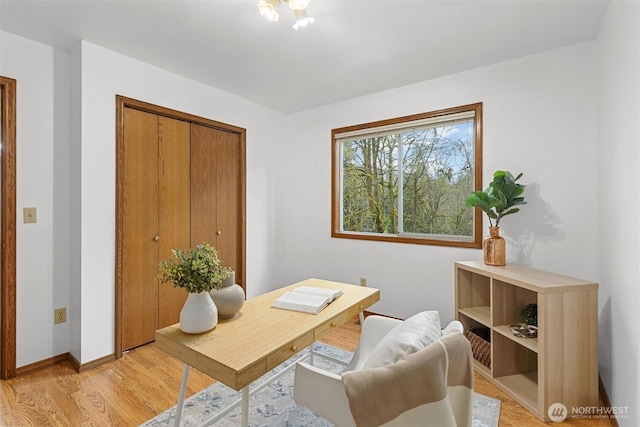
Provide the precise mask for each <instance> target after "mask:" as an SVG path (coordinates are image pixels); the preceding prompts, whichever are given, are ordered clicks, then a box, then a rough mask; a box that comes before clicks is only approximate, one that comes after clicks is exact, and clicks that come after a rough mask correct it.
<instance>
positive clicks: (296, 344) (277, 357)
mask: <svg viewBox="0 0 640 427" xmlns="http://www.w3.org/2000/svg"><path fill="white" fill-rule="evenodd" d="M311 344H313V332H308V333H306V334H304V335H303V336H301V337H299V338H297V339H295V340H294V341H292V342H290V343H289V344H287V345H285V346H283V347H282V348H281V349H280V350H278V351H276V352H274V353H271V354H270V355H268V356H267V372H268V371H270V370H272V369H273V368H275V367H276V366H278V365H279V364H281V363H282V362H284V361H285V360H287V359H288V358H290V357H291V356H293V355H294V354H296V353H297V352H299V351H300V350H302V349H303V348H306V347H309V346H310V345H311Z"/></svg>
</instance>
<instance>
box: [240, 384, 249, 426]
mask: <svg viewBox="0 0 640 427" xmlns="http://www.w3.org/2000/svg"><path fill="white" fill-rule="evenodd" d="M248 425H249V386H246V387H245V388H243V389H242V414H241V420H240V426H241V427H247V426H248Z"/></svg>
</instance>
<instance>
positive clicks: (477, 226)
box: [331, 102, 482, 249]
mask: <svg viewBox="0 0 640 427" xmlns="http://www.w3.org/2000/svg"><path fill="white" fill-rule="evenodd" d="M466 111H474V114H475V127H474V132H475V142H474V153H473V159H474V175H473V176H474V191H480V190H482V103H481V102H479V103H474V104H468V105H462V106H458V107H452V108H446V109H442V110H437V111H431V112H426V113H420V114H414V115H410V116H404V117H397V118H393V119H387V120H381V121H377V122H371V123H363V124H359V125H353V126H347V127H343V128H337V129H332V130H331V237H335V238H344V239H356V240H370V241H381V242H397V243H413V244H422V245H436V246H452V247H462V248H474V249H480V248H482V212H481V211H480V210H479V209H474V212H473V227H472V229H473V236H472V238H471V239H470V240H460V239H456V238H451V239H446V238H437V239H436V238H429V237H425V236H428V235H424V234H422V235H406V234H382V233H356V232H345V231H342V230H341V208H342V200H341V179H340V173H341V166H340V165H341V162H342V159H341V158H340V155H341V150H340V142H339V141H338V139H337V135H340V134H344V133H347V132H354V131H362V132H363V133H365V132H366V130H367V129H371V128H378V127H382V126H394V125H398V124H402V123H406V122H413V121H418V120H427V119H432V118H438V117H442V118H443V120H444V118H445V117H446V116H449V115H452V114H457V113H461V112H466Z"/></svg>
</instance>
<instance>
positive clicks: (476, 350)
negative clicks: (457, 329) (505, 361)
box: [465, 328, 491, 368]
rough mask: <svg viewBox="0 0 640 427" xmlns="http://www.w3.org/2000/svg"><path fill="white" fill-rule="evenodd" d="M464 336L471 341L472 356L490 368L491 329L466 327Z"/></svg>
mask: <svg viewBox="0 0 640 427" xmlns="http://www.w3.org/2000/svg"><path fill="white" fill-rule="evenodd" d="M465 336H466V337H467V339H468V340H469V342H470V343H471V352H472V353H473V358H474V359H476V360H477V361H478V362H480V363H482V364H483V365H484V366H486V367H487V368H491V331H490V330H489V328H474V329H467V330H466V331H465Z"/></svg>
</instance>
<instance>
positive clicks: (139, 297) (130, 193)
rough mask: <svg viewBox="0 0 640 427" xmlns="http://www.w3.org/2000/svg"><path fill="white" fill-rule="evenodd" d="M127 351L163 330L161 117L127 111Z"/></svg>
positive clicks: (124, 336)
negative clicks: (158, 277) (160, 312)
mask: <svg viewBox="0 0 640 427" xmlns="http://www.w3.org/2000/svg"><path fill="white" fill-rule="evenodd" d="M123 184H124V185H123V190H124V197H123V208H124V211H125V212H126V214H125V215H124V221H123V224H122V226H123V236H124V238H123V253H124V254H125V256H124V257H123V274H122V277H123V286H122V290H123V295H122V304H123V310H122V339H123V341H122V346H123V348H124V349H129V348H133V347H137V346H139V345H142V344H145V343H148V342H150V341H153V340H154V339H155V330H156V329H157V327H158V305H157V303H156V302H157V300H158V286H157V283H156V281H155V280H154V278H155V276H156V275H157V273H158V266H157V264H158V242H157V241H156V240H155V237H156V235H157V232H158V214H157V206H158V118H157V116H155V115H153V114H148V113H144V112H141V111H138V110H134V109H129V108H127V109H125V114H124V182H123Z"/></svg>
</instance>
